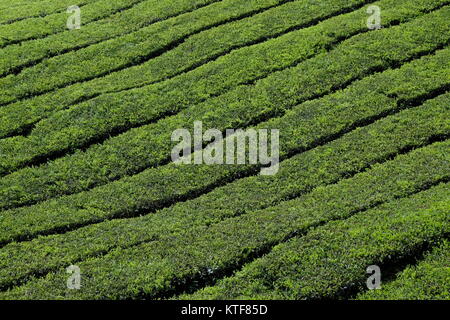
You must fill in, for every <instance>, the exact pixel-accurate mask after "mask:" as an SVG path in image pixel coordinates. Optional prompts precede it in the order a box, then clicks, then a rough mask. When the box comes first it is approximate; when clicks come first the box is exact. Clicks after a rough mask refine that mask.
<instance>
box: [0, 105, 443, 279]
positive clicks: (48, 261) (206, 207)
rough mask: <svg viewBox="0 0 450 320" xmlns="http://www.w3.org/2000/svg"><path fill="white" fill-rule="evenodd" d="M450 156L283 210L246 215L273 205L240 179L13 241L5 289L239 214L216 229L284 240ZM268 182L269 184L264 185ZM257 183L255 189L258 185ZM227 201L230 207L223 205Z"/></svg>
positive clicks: (410, 189) (396, 164) (363, 205)
mask: <svg viewBox="0 0 450 320" xmlns="http://www.w3.org/2000/svg"><path fill="white" fill-rule="evenodd" d="M423 108H424V109H426V107H423ZM423 113H426V111H422V110H420V109H418V110H411V111H404V112H401V113H400V114H399V115H398V116H395V117H391V118H389V119H384V120H383V121H382V122H380V123H378V124H376V125H371V127H372V128H371V130H372V131H378V132H381V131H382V130H385V129H386V128H387V124H388V123H390V125H394V124H395V123H397V121H404V122H405V124H408V125H409V124H411V123H407V122H408V120H406V119H410V118H415V119H419V118H420V117H421V116H422V115H423ZM400 119H401V120H400ZM416 121H417V120H416ZM447 146H448V144H447ZM439 149H441V152H442V154H439V153H438V156H436V152H435V151H436V150H439ZM448 161H449V157H448V155H447V156H446V155H445V149H443V148H442V146H440V147H437V146H436V145H434V146H430V147H427V148H422V149H419V150H417V151H414V152H411V153H409V154H407V155H404V156H399V157H397V158H395V160H392V161H389V162H387V163H384V164H383V165H375V166H374V167H373V168H371V169H370V170H368V171H367V172H364V173H360V174H357V175H356V176H355V177H353V178H350V179H347V180H341V181H340V182H339V183H337V184H335V185H328V186H323V187H318V188H316V189H314V190H313V191H312V192H311V193H309V194H306V195H304V196H301V197H300V198H298V199H295V200H292V201H287V202H282V203H281V204H280V205H278V206H277V207H272V208H269V209H266V210H262V211H261V212H258V211H256V213H251V214H250V213H248V214H247V215H248V216H247V217H243V215H244V214H246V213H247V211H254V210H256V209H258V208H264V207H267V205H268V204H267V203H263V204H261V203H255V200H254V197H258V196H259V197H261V196H262V197H263V196H265V195H266V193H264V191H263V194H262V195H261V194H260V191H261V188H260V187H258V186H259V184H252V185H250V184H245V185H246V186H247V187H248V188H247V189H245V190H246V192H245V193H244V194H243V195H242V196H241V197H239V198H237V199H234V195H236V194H239V193H241V192H242V191H243V190H244V188H243V187H242V184H243V183H242V182H239V181H238V182H234V183H231V184H229V185H227V186H226V187H223V188H219V189H216V190H214V191H212V192H210V193H208V194H206V195H204V196H202V197H200V198H197V199H195V200H191V201H188V202H185V203H179V204H176V205H174V206H172V207H170V208H166V209H163V210H160V211H158V212H156V213H155V214H151V215H146V216H144V217H139V218H133V219H124V220H114V221H109V222H104V223H100V224H96V225H91V226H87V227H84V228H81V229H78V230H76V231H72V232H68V233H64V234H58V235H52V236H47V237H39V238H36V239H34V240H32V241H26V242H21V243H12V244H9V245H6V246H5V247H3V248H2V249H1V250H0V288H1V287H7V286H11V285H12V284H14V283H15V282H16V281H20V282H23V281H24V279H25V278H26V277H27V276H30V275H33V274H38V275H40V274H45V273H46V272H48V271H49V270H52V269H55V268H57V267H64V266H65V265H70V264H71V263H75V262H79V261H80V260H83V259H87V258H88V257H93V256H98V255H102V254H104V253H105V252H107V251H109V250H111V249H113V248H115V247H121V248H126V247H130V246H133V245H137V244H139V243H142V242H144V241H146V242H150V241H152V240H153V241H155V240H158V241H163V239H166V238H167V237H168V236H169V235H172V234H180V233H185V232H188V233H191V229H194V230H195V228H197V227H198V226H206V225H212V224H214V223H218V222H220V221H223V220H225V219H227V218H232V217H234V216H240V217H239V218H237V219H235V220H231V222H230V219H227V220H225V222H224V223H221V224H219V225H218V227H217V228H215V227H214V229H215V230H220V227H222V228H224V229H229V230H234V228H233V225H235V224H236V223H237V224H239V225H242V226H244V228H243V229H242V232H247V231H248V230H247V228H246V227H250V226H252V228H253V226H259V227H258V228H255V229H253V232H256V231H258V232H261V228H262V227H263V226H264V225H265V224H268V223H269V224H270V225H272V226H275V225H276V226H277V228H276V231H277V232H278V234H271V233H270V232H269V231H271V228H267V227H264V229H265V230H266V231H265V232H263V234H264V236H266V237H267V238H264V237H261V236H258V237H255V238H257V239H259V241H263V242H262V243H263V244H264V245H267V243H268V242H273V241H275V240H274V239H278V240H277V241H280V237H281V238H283V237H286V236H287V235H289V234H290V233H291V232H293V230H297V229H307V228H310V227H311V226H314V225H317V224H319V223H324V222H326V221H328V220H331V219H337V218H339V219H342V218H344V217H346V216H348V215H351V214H353V213H355V212H357V211H361V210H364V209H367V208H369V207H373V206H375V205H378V204H380V203H383V202H386V201H389V200H392V199H395V198H399V197H404V196H407V195H410V194H412V193H414V192H417V191H418V190H421V189H425V188H427V187H428V186H429V185H433V184H436V183H437V182H439V181H442V180H445V179H448V178H449V173H448ZM424 164H426V165H424ZM430 168H432V170H430ZM411 172H414V175H411ZM283 178H284V177H283ZM252 180H253V182H254V181H255V180H256V181H258V180H261V182H264V180H265V179H263V178H262V177H259V179H258V178H256V179H252ZM270 183H271V182H270V181H269V182H267V184H266V185H267V186H268V185H269V184H270ZM289 183H291V182H289V181H288V182H287V183H286V187H289V186H290V184H289ZM254 185H256V186H257V187H252V186H254ZM269 189H270V188H269ZM302 191H303V190H302ZM230 197H231V199H230ZM271 197H272V198H273V196H271ZM272 201H273V202H276V201H279V200H275V199H273V200H272ZM226 202H228V203H229V204H228V205H227V206H226V207H225V206H224V203H226ZM224 225H226V227H224ZM272 233H273V230H272ZM250 234H252V233H250ZM268 239H271V240H270V241H269V240H268ZM259 245H260V246H261V244H259ZM264 245H263V246H264ZM50 248H51V249H50Z"/></svg>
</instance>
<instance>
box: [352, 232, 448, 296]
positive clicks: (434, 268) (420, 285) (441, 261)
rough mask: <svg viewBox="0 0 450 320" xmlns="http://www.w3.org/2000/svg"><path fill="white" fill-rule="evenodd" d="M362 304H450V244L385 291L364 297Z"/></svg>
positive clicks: (409, 268) (408, 269)
mask: <svg viewBox="0 0 450 320" xmlns="http://www.w3.org/2000/svg"><path fill="white" fill-rule="evenodd" d="M357 299H359V300H373V299H376V300H437V299H439V300H449V299H450V241H449V240H448V239H445V240H444V241H442V243H441V244H439V245H438V246H437V247H436V248H434V249H433V250H432V251H431V252H430V253H428V254H427V255H426V257H425V258H424V259H423V260H422V261H420V262H419V263H418V264H417V265H414V266H409V267H407V268H406V269H405V270H403V271H402V272H401V273H399V274H398V276H397V278H396V279H395V280H393V281H390V282H388V283H386V284H382V286H381V290H373V291H367V292H364V293H361V294H359V295H358V296H357Z"/></svg>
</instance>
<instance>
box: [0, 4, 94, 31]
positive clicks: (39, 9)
mask: <svg viewBox="0 0 450 320" xmlns="http://www.w3.org/2000/svg"><path fill="white" fill-rule="evenodd" d="M96 1H98V0H79V1H77V5H78V6H80V7H81V6H82V5H85V4H89V3H93V2H96ZM2 2H3V1H2ZM2 2H0V9H1V10H0V25H5V24H11V23H14V22H16V21H23V20H25V19H29V18H39V17H41V18H42V17H46V16H48V15H51V14H54V13H57V12H62V11H66V9H67V8H68V7H69V6H71V5H73V4H74V3H73V0H61V1H58V2H57V3H55V1H36V2H35V3H30V1H25V2H24V3H20V2H19V1H14V4H11V1H5V2H6V3H2Z"/></svg>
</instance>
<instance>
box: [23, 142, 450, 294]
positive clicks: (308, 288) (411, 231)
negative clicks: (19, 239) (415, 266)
mask: <svg viewBox="0 0 450 320" xmlns="http://www.w3.org/2000/svg"><path fill="white" fill-rule="evenodd" d="M447 148H448V146H447ZM449 188H450V184H448V183H447V184H441V185H439V186H436V187H433V188H431V189H429V190H427V191H424V192H421V193H418V194H416V195H414V196H411V197H409V198H403V199H399V200H396V201H393V202H391V203H388V204H385V205H381V206H380V207H378V208H375V209H371V210H368V211H366V212H363V213H360V214H357V215H355V216H352V217H350V218H348V219H347V220H343V221H333V222H330V223H328V224H326V225H325V226H321V227H318V228H317V229H315V230H313V231H311V232H310V233H308V234H307V235H305V236H304V237H299V238H293V239H292V240H290V241H288V242H286V243H283V244H280V245H278V246H276V247H275V248H274V250H272V251H271V252H270V253H269V254H267V255H265V256H264V257H262V258H260V259H257V260H255V261H254V262H252V263H250V264H248V265H246V266H245V267H244V268H243V269H242V270H241V271H239V272H237V273H236V274H235V275H234V276H232V277H230V278H226V279H224V280H221V281H219V282H218V283H217V284H216V285H215V286H213V287H208V288H206V289H203V290H201V291H199V292H197V293H195V294H193V295H186V296H183V297H182V298H187V299H227V300H228V299H245V298H249V297H251V298H252V299H318V298H322V299H323V298H338V297H339V296H341V295H343V294H344V295H345V293H346V292H348V291H350V290H361V289H363V288H364V287H365V286H366V279H367V278H368V276H369V275H368V274H367V273H366V268H367V267H368V266H370V265H379V266H380V268H381V270H382V271H383V269H384V268H388V267H389V266H392V265H395V264H396V262H397V261H399V260H401V259H402V258H403V257H405V256H413V255H415V254H417V252H418V251H420V250H421V249H422V248H423V247H425V246H427V245H429V244H432V243H434V242H436V241H439V239H440V238H441V237H444V236H445V235H446V234H448V233H449V231H450V224H449V220H448V206H449V204H450V200H449V198H448V194H449V191H450V189H449ZM96 276H97V275H96ZM87 282H88V284H89V281H87ZM143 282H144V281H143ZM43 283H44V282H42V284H43ZM55 287H56V286H55ZM40 289H41V287H40V286H39V287H36V288H33V291H34V294H36V296H39V295H40V294H41V292H40V291H39V290H40ZM31 295H33V292H32V291H31Z"/></svg>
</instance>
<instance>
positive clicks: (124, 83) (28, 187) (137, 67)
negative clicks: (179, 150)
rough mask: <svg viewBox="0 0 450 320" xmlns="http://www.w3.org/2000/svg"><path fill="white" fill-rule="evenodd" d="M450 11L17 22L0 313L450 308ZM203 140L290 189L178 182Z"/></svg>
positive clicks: (153, 13) (418, 0)
mask: <svg viewBox="0 0 450 320" xmlns="http://www.w3.org/2000/svg"><path fill="white" fill-rule="evenodd" d="M449 4H450V1H443V0H442V1H441V0H414V1H413V0H396V1H394V0H380V1H367V0H366V1H363V0H352V1H348V0H346V1H341V0H326V1H320V2H318V1H313V0H298V1H288V0H284V1H282V0H278V1H276V0H245V1H243V0H222V1H218V0H216V1H213V0H210V1H207V0H203V1H200V0H199V1H192V0H190V1H186V0H176V1H174V0H171V1H169V0H159V1H153V0H121V1H115V2H110V1H109V2H105V1H103V0H90V1H87V0H86V1H84V2H80V3H79V6H80V8H81V11H82V13H83V25H82V27H81V29H79V30H72V31H70V30H66V27H65V20H66V18H67V13H66V12H65V9H66V3H65V2H64V3H61V2H58V3H57V2H56V1H53V0H46V1H44V2H42V3H41V2H39V3H38V2H36V1H18V2H16V3H15V4H14V6H9V7H7V2H4V1H2V0H0V8H6V7H7V9H5V10H4V11H2V13H0V36H1V37H0V88H1V90H0V105H1V106H0V210H1V211H0V299H130V298H131V299H141V298H147V299H161V298H162V299H166V298H181V299H186V298H187V299H198V298H203V299H243V298H244V299H321V298H336V299H350V298H352V299H353V298H356V299H379V298H381V299H404V298H409V299H449V298H450V296H449V294H448V280H449V277H450V271H449V265H448V253H449V251H448V250H449V246H448V236H449V231H450V224H449V223H450V210H449V209H450V203H449V201H450V197H449V196H450V186H449V178H450V170H449V168H450V152H449V151H450V140H449V135H450V120H449V119H450V92H449V88H450V47H449V46H448V44H449V39H450V25H449V23H448V17H449V16H450V5H449ZM369 5H376V6H379V7H380V8H381V10H382V23H383V28H381V29H379V30H369V28H368V27H367V24H366V22H367V18H368V14H367V8H368V6H369ZM15 8H16V9H15ZM19 8H20V9H21V10H19ZM195 121H202V123H203V127H204V128H205V130H206V128H215V129H218V130H219V132H225V131H226V129H229V128H235V129H237V128H246V129H278V130H279V131H280V142H279V153H280V162H279V171H278V172H277V173H276V174H275V175H269V176H265V175H259V172H260V169H261V165H251V164H245V165H206V164H199V165H177V164H174V163H173V162H172V161H171V151H172V148H173V146H174V144H173V143H172V142H171V136H172V133H173V132H174V131H175V130H177V129H179V128H187V129H188V130H189V131H190V132H191V133H193V132H192V131H193V124H194V122H195ZM229 139H231V138H227V139H226V141H228V140H229ZM200 147H201V148H203V149H204V150H208V148H209V146H207V144H204V145H203V146H200ZM197 152H198V151H197ZM196 154H198V153H194V157H195V156H196ZM374 264H375V265H379V266H380V267H381V270H382V272H383V276H384V275H385V276H386V277H385V279H386V282H383V285H382V289H380V290H375V291H370V292H369V291H368V290H367V287H366V279H367V277H368V275H367V273H366V268H367V266H369V265H374ZM69 265H77V266H78V267H79V268H80V270H81V272H82V288H81V289H79V290H71V289H68V288H67V286H66V283H67V278H68V274H67V272H66V268H67V267H68V266H69ZM383 281H384V280H383Z"/></svg>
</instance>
